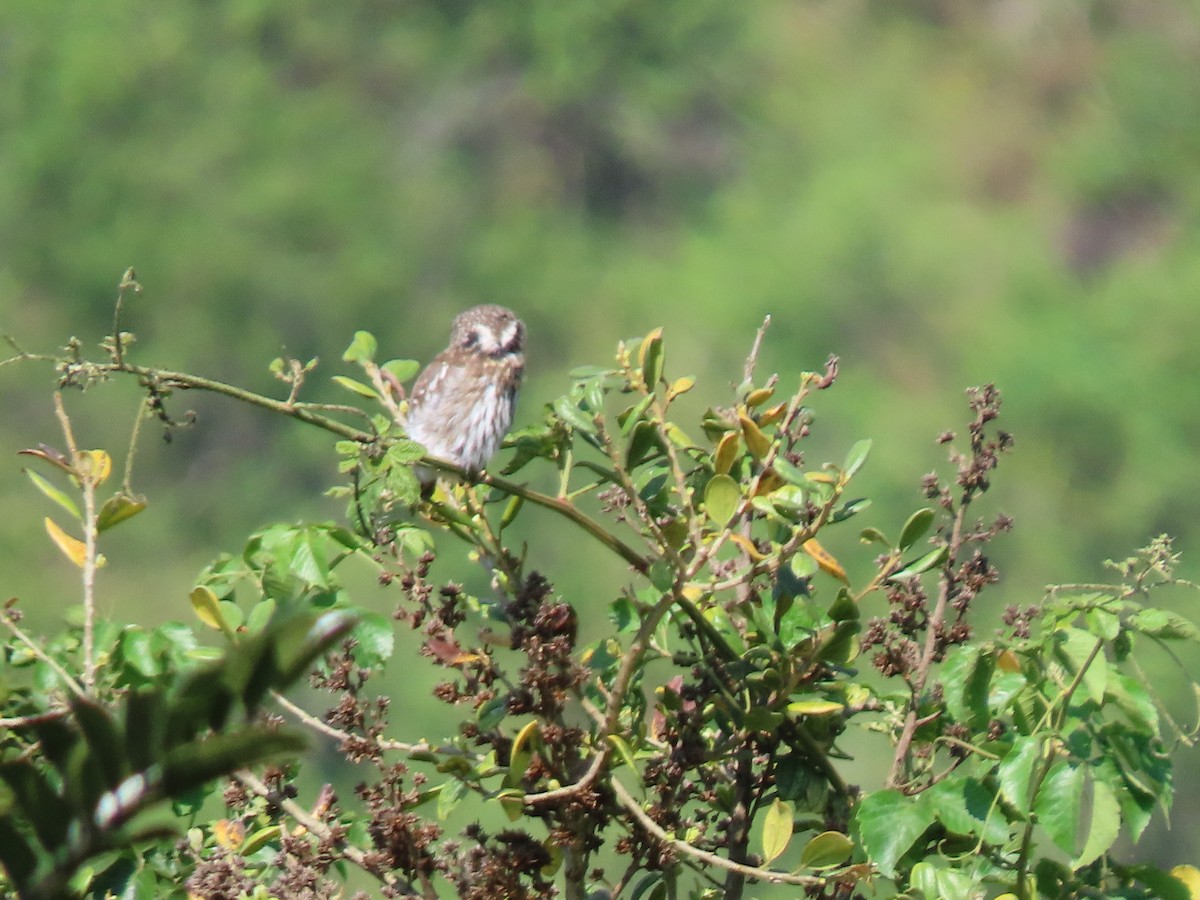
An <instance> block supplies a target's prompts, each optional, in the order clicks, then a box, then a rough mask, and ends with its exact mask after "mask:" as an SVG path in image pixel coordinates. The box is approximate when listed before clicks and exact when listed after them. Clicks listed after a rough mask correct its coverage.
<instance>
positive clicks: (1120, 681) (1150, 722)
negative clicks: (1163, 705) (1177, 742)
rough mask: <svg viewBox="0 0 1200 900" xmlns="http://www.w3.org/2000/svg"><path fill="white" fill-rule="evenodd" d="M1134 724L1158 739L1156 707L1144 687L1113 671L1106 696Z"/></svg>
mask: <svg viewBox="0 0 1200 900" xmlns="http://www.w3.org/2000/svg"><path fill="white" fill-rule="evenodd" d="M1106 696H1107V697H1108V698H1111V699H1112V700H1113V701H1114V702H1115V703H1116V704H1117V706H1118V707H1120V709H1121V711H1122V712H1124V713H1125V715H1127V716H1129V717H1130V719H1132V720H1133V722H1134V724H1135V725H1137V726H1139V727H1140V728H1141V729H1143V730H1145V731H1146V732H1148V733H1149V734H1150V735H1152V736H1154V737H1158V734H1159V731H1158V707H1157V706H1155V705H1154V698H1153V697H1152V696H1151V695H1150V692H1149V691H1148V690H1146V686H1145V685H1144V684H1143V683H1142V682H1141V681H1140V680H1139V679H1137V678H1131V677H1130V676H1128V675H1126V674H1124V673H1123V672H1118V671H1116V670H1115V669H1114V670H1113V671H1112V672H1110V673H1109V678H1108V687H1107V694H1106Z"/></svg>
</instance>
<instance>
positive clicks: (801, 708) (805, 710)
mask: <svg viewBox="0 0 1200 900" xmlns="http://www.w3.org/2000/svg"><path fill="white" fill-rule="evenodd" d="M845 708H846V707H845V705H844V704H842V703H837V702H835V701H833V700H826V699H825V698H824V697H813V698H810V699H806V700H794V701H792V702H791V703H789V704H788V705H787V711H788V715H789V716H828V715H832V714H833V713H838V712H841V711H842V710H844V709H845Z"/></svg>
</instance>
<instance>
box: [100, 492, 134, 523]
mask: <svg viewBox="0 0 1200 900" xmlns="http://www.w3.org/2000/svg"><path fill="white" fill-rule="evenodd" d="M145 508H146V498H145V497H133V496H131V495H129V494H126V493H120V494H114V495H113V496H112V497H109V498H108V499H107V500H105V501H104V505H103V506H101V507H100V513H99V514H98V515H97V516H96V530H97V531H107V530H108V529H110V528H112V527H113V526H114V525H119V524H121V523H122V522H124V521H125V520H126V519H132V518H133V517H134V516H136V515H137V514H138V513H140V512H141V511H142V510H143V509H145Z"/></svg>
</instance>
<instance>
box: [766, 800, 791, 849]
mask: <svg viewBox="0 0 1200 900" xmlns="http://www.w3.org/2000/svg"><path fill="white" fill-rule="evenodd" d="M794 827H795V810H794V809H793V807H792V804H790V803H788V802H787V801H786V800H780V799H779V798H778V797H777V798H775V802H774V803H772V804H771V805H770V807H768V808H767V813H766V815H765V816H763V833H762V849H763V858H764V861H765V862H768V863H769V862H771V861H772V860H774V859H778V858H779V857H780V856H781V855H782V854H783V851H785V850H786V849H787V846H788V844H789V843H791V840H792V829H793V828H794Z"/></svg>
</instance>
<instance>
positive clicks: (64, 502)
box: [24, 469, 83, 519]
mask: <svg viewBox="0 0 1200 900" xmlns="http://www.w3.org/2000/svg"><path fill="white" fill-rule="evenodd" d="M24 472H25V474H26V475H28V476H29V480H30V481H32V482H33V486H34V487H36V488H37V489H38V490H39V491H41V492H42V493H43V494H45V495H46V496H47V497H49V498H50V499H51V500H53V501H54V502H55V503H57V504H58V505H59V506H61V507H62V508H63V509H65V510H66V511H67V512H69V513H70V514H71V515H72V516H74V517H75V518H76V519H82V518H83V515H82V514H81V513H80V512H79V507H78V506H76V505H75V501H74V500H72V499H71V498H70V497H68V496H67V495H66V494H65V493H63V492H62V491H60V490H59V489H58V488H56V487H55V486H54V485H52V484H51V483H50V482H49V481H47V480H46V479H45V478H43V477H42V476H41V475H39V474H38V473H37V472H35V471H33V469H25V470H24Z"/></svg>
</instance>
